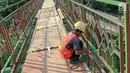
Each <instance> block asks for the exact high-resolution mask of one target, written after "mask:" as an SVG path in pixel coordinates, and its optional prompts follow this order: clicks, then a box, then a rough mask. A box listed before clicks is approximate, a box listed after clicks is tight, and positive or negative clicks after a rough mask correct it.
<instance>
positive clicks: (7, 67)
mask: <svg viewBox="0 0 130 73" xmlns="http://www.w3.org/2000/svg"><path fill="white" fill-rule="evenodd" d="M21 2H22V1H21ZM19 3H20V2H18V4H19ZM42 3H43V0H30V1H29V2H27V3H26V4H24V5H23V6H21V7H20V8H18V9H16V10H15V11H14V12H12V13H11V14H9V15H8V16H7V17H5V18H3V19H2V20H1V21H0V41H1V42H2V44H1V46H2V47H3V50H2V57H0V58H1V59H0V66H1V73H20V71H21V68H22V64H23V63H24V60H25V56H26V51H27V48H28V47H29V42H30V39H31V37H32V34H33V31H34V28H35V22H36V18H35V15H36V13H37V11H38V10H39V8H40V7H41V5H42ZM14 5H16V4H14ZM14 5H12V6H14ZM7 8H9V7H7ZM7 8H4V10H5V9H7ZM27 46H28V47H27ZM0 53H1V52H0Z"/></svg>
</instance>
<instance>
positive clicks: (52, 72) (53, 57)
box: [22, 0, 90, 73]
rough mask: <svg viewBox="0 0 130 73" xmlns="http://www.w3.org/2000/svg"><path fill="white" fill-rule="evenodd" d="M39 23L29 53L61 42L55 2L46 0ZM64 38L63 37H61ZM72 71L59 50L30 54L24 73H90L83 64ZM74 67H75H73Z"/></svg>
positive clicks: (40, 13)
mask: <svg viewBox="0 0 130 73" xmlns="http://www.w3.org/2000/svg"><path fill="white" fill-rule="evenodd" d="M37 17H38V21H37V24H36V28H35V33H34V35H33V39H32V42H31V45H30V48H29V51H32V50H37V49H43V48H46V47H48V46H53V47H54V46H57V45H58V43H59V41H60V36H61V35H60V33H59V28H58V27H59V25H57V24H59V21H60V18H59V16H58V14H57V13H56V10H55V8H54V4H53V0H45V2H44V4H43V6H42V8H41V10H39V12H38V14H37ZM61 37H62V36H61ZM78 66H79V67H78V68H77V69H71V67H72V66H71V65H70V64H69V63H68V61H65V60H63V59H61V57H60V56H59V52H58V50H57V49H53V50H51V51H50V52H49V51H48V50H45V51H40V52H32V53H28V54H27V57H26V60H25V63H24V66H23V69H22V73H90V72H89V71H88V69H86V67H84V65H83V64H80V65H78ZM73 67H74V66H73Z"/></svg>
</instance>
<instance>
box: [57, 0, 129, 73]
mask: <svg viewBox="0 0 130 73" xmlns="http://www.w3.org/2000/svg"><path fill="white" fill-rule="evenodd" d="M96 1H98V2H103V3H106V4H111V5H115V6H118V7H120V6H122V7H124V10H123V11H122V14H123V16H122V17H123V18H122V20H123V19H124V20H123V21H121V20H119V19H118V18H116V17H115V16H112V15H109V14H106V13H103V12H100V11H97V10H94V9H92V8H89V7H87V6H85V5H83V4H82V2H79V1H78V0H67V1H65V0H59V6H60V9H61V10H62V12H63V14H64V16H65V17H66V18H67V19H68V20H69V21H68V22H71V23H72V24H74V23H75V22H76V21H78V20H81V21H83V22H85V23H86V22H87V24H88V26H87V29H88V30H87V32H86V34H87V35H86V34H84V35H85V36H83V37H84V38H85V39H84V40H86V43H87V44H88V45H89V46H91V48H92V49H93V50H94V52H95V53H97V55H95V57H96V58H98V59H100V62H101V63H102V64H104V65H105V67H104V69H105V68H107V69H108V70H109V72H111V73H119V72H121V73H124V72H125V73H130V67H129V66H130V64H129V60H130V58H129V56H128V55H129V53H128V52H130V51H129V49H128V48H130V46H129V45H128V43H130V39H129V38H128V37H130V36H129V35H130V33H129V32H128V31H130V27H129V23H130V22H129V6H128V4H127V3H123V2H119V1H111V0H96ZM124 54H125V55H124ZM124 56H125V58H124ZM115 59H116V60H120V62H118V61H117V62H118V63H119V65H120V66H119V65H118V66H119V68H118V66H116V65H115ZM94 62H95V61H94ZM96 63H97V62H96ZM118 63H116V64H118ZM90 65H91V64H90ZM98 66H99V65H98ZM102 67H103V66H102ZM117 69H119V71H118V72H116V70H117ZM98 70H99V72H100V73H104V72H103V71H102V70H101V68H98Z"/></svg>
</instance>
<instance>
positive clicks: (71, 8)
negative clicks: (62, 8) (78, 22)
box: [70, 1, 74, 21]
mask: <svg viewBox="0 0 130 73" xmlns="http://www.w3.org/2000/svg"><path fill="white" fill-rule="evenodd" d="M70 10H73V7H72V2H71V1H70ZM70 12H71V11H70ZM71 18H72V21H74V17H73V15H72V14H71Z"/></svg>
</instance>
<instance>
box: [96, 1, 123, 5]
mask: <svg viewBox="0 0 130 73" xmlns="http://www.w3.org/2000/svg"><path fill="white" fill-rule="evenodd" d="M96 1H98V2H103V3H107V4H111V5H116V6H120V5H122V4H125V3H123V2H119V1H113V0H96Z"/></svg>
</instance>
